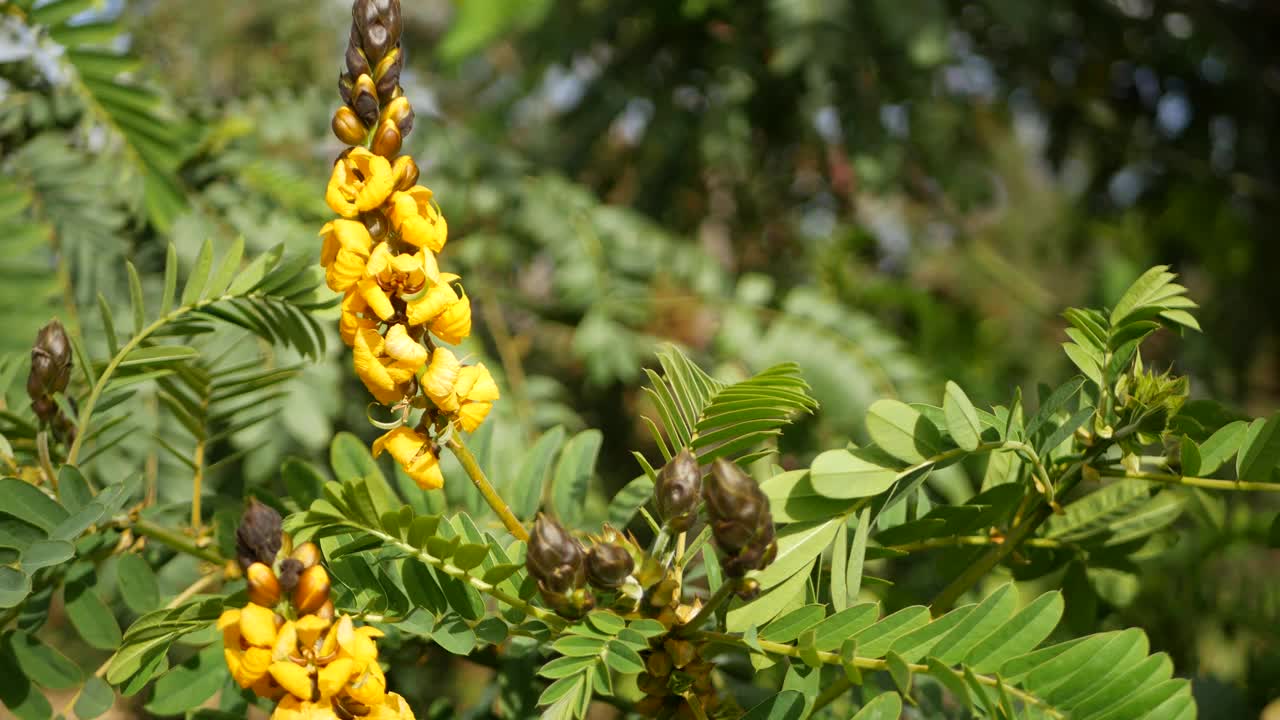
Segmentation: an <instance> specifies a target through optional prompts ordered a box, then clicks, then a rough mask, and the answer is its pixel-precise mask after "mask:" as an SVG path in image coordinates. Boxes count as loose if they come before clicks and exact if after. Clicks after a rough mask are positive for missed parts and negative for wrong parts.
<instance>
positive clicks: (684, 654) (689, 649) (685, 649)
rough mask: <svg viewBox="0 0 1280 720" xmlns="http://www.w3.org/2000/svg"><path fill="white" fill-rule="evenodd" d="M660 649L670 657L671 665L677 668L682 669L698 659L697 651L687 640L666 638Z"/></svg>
mask: <svg viewBox="0 0 1280 720" xmlns="http://www.w3.org/2000/svg"><path fill="white" fill-rule="evenodd" d="M662 649H663V650H665V651H666V653H667V655H670V656H671V664H672V665H675V666H676V667H677V668H683V667H684V666H685V665H688V664H689V663H691V662H693V661H694V660H696V659H697V658H698V651H697V649H696V648H694V647H693V643H691V642H689V641H688V640H676V639H675V638H667V639H666V640H665V641H663V643H662Z"/></svg>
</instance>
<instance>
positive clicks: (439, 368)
mask: <svg viewBox="0 0 1280 720" xmlns="http://www.w3.org/2000/svg"><path fill="white" fill-rule="evenodd" d="M351 15H352V22H351V37H350V41H349V42H348V44H347V51H346V59H345V60H346V62H345V68H344V70H343V72H342V74H341V77H340V79H339V82H338V88H339V91H340V92H341V94H342V100H343V102H344V103H345V104H344V105H343V106H342V107H340V108H338V111H337V112H336V113H335V114H334V116H333V131H334V134H335V135H337V136H338V139H340V140H342V142H344V143H346V144H348V145H351V146H352V147H350V148H348V149H347V150H346V151H344V152H343V153H342V155H341V156H340V157H339V158H338V160H337V162H336V163H335V164H334V168H333V174H332V176H331V177H330V179H329V186H328V189H327V190H326V192H325V201H326V202H327V203H328V205H329V207H330V208H331V209H332V210H333V211H334V212H335V213H337V214H338V216H339V217H338V218H335V219H334V220H332V221H331V222H329V223H326V224H325V226H324V227H323V228H321V230H320V235H321V237H323V239H324V244H323V248H322V250H321V255H320V264H321V265H323V266H324V268H325V281H326V282H327V284H328V285H329V288H330V289H332V290H334V291H335V292H340V293H343V298H342V313H341V319H340V320H339V326H338V329H339V332H340V335H341V336H342V340H343V342H345V343H346V344H347V345H348V346H349V347H351V349H352V354H353V358H354V365H355V370H356V374H357V375H359V376H360V379H361V381H363V382H364V385H365V387H366V388H367V389H368V390H369V392H370V394H372V395H373V396H374V398H375V399H376V400H377V401H378V402H379V403H381V404H383V405H388V406H391V407H393V408H394V409H396V410H398V411H402V412H403V417H404V419H406V420H407V418H408V414H409V412H410V410H411V409H412V408H425V409H426V410H427V412H426V413H424V415H423V418H422V420H421V422H420V423H419V424H418V426H417V427H416V428H410V427H406V426H401V427H396V428H394V429H393V430H392V431H391V432H389V433H387V434H386V435H384V436H383V437H382V438H381V439H379V441H378V442H377V443H375V444H374V446H373V451H374V454H375V455H379V454H381V453H382V452H389V453H390V454H391V455H392V457H394V458H395V459H396V461H397V462H398V463H399V464H400V466H401V467H403V468H404V470H405V472H406V473H408V474H409V476H410V477H411V478H413V480H414V481H415V482H416V483H417V484H418V485H419V486H420V487H422V488H424V489H433V488H438V487H440V486H441V485H443V483H444V476H443V474H442V473H441V472H440V467H439V463H438V448H437V446H436V443H435V442H434V440H433V439H432V437H431V430H432V428H433V427H435V428H437V429H443V428H444V427H447V426H448V424H450V423H452V424H453V425H455V426H456V427H458V428H460V429H462V430H463V431H466V432H471V431H473V430H475V429H476V427H478V426H479V425H480V423H481V422H483V421H484V419H485V417H486V416H487V415H488V414H489V410H490V409H491V408H492V407H493V403H494V401H496V400H497V399H498V396H499V393H498V386H497V384H496V383H495V382H494V381H493V378H492V376H490V374H489V371H488V370H487V369H486V368H485V366H484V365H482V364H476V365H472V366H463V365H462V363H461V361H460V360H459V359H458V358H457V357H456V356H455V355H454V353H453V352H452V351H451V350H449V349H448V348H444V347H437V346H436V344H435V341H434V340H433V336H434V338H435V339H438V340H439V341H441V342H444V343H448V344H450V345H456V344H458V343H459V342H461V341H462V340H463V339H464V338H466V337H467V336H468V335H470V334H471V301H470V300H469V299H468V298H467V295H466V293H464V292H463V291H462V289H461V286H459V285H458V280H459V278H458V276H457V275H454V274H451V273H446V272H441V271H440V266H439V263H438V261H437V258H436V255H437V253H439V252H440V251H441V250H443V249H444V245H445V242H446V241H447V239H448V225H447V223H446V222H445V219H444V216H443V215H442V214H441V212H440V208H439V207H438V206H437V205H436V204H435V202H434V199H433V194H432V192H431V190H430V189H428V188H426V187H424V186H422V185H419V184H418V166H417V165H416V164H415V163H414V161H413V158H411V157H409V156H408V155H399V152H400V146H401V144H402V141H403V139H404V137H405V136H406V135H407V134H408V133H409V131H410V130H411V129H412V127H413V108H412V107H411V106H410V104H409V99H408V98H406V97H405V96H404V93H403V91H402V90H401V88H400V84H399V83H400V73H401V71H402V69H403V68H404V50H403V48H402V47H401V44H400V31H401V26H402V21H401V16H400V2H399V0H355V2H354V4H353V5H352V8H351Z"/></svg>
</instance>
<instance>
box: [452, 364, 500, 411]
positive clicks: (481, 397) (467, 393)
mask: <svg viewBox="0 0 1280 720" xmlns="http://www.w3.org/2000/svg"><path fill="white" fill-rule="evenodd" d="M454 392H456V393H458V398H459V399H460V400H469V401H472V402H493V401H494V400H497V399H498V397H499V394H498V384H497V383H495V382H494V381H493V376H492V375H490V374H489V369H488V368H486V367H485V366H484V363H477V364H476V365H469V366H467V367H464V368H462V369H461V370H459V371H458V382H457V384H456V385H455V386H454Z"/></svg>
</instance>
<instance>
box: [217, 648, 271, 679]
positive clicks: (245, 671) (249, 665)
mask: <svg viewBox="0 0 1280 720" xmlns="http://www.w3.org/2000/svg"><path fill="white" fill-rule="evenodd" d="M231 655H232V652H231V651H230V650H224V651H223V658H224V659H226V661H227V668H228V669H230V670H231V677H233V678H235V681H236V683H237V684H239V685H240V687H242V688H247V687H249V686H250V685H252V684H254V683H256V682H258V681H259V680H261V679H262V677H263V676H264V675H266V674H267V668H269V667H271V651H270V650H268V649H266V648H260V647H251V648H249V649H248V650H245V651H244V652H243V653H239V654H238V656H237V657H236V658H235V661H234V662H233V660H232V657H231Z"/></svg>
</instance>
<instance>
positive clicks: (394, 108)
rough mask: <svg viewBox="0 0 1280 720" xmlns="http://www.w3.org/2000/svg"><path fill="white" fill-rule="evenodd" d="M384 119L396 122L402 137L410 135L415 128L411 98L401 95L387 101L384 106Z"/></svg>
mask: <svg viewBox="0 0 1280 720" xmlns="http://www.w3.org/2000/svg"><path fill="white" fill-rule="evenodd" d="M382 119H383V120H392V121H393V122H395V124H396V127H398V128H400V135H401V136H402V137H403V136H405V135H408V134H409V132H410V131H411V130H413V106H412V105H410V104H409V98H407V97H405V96H403V95H401V96H400V97H397V98H393V99H391V100H388V101H386V102H385V103H384V104H383V106H382Z"/></svg>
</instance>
